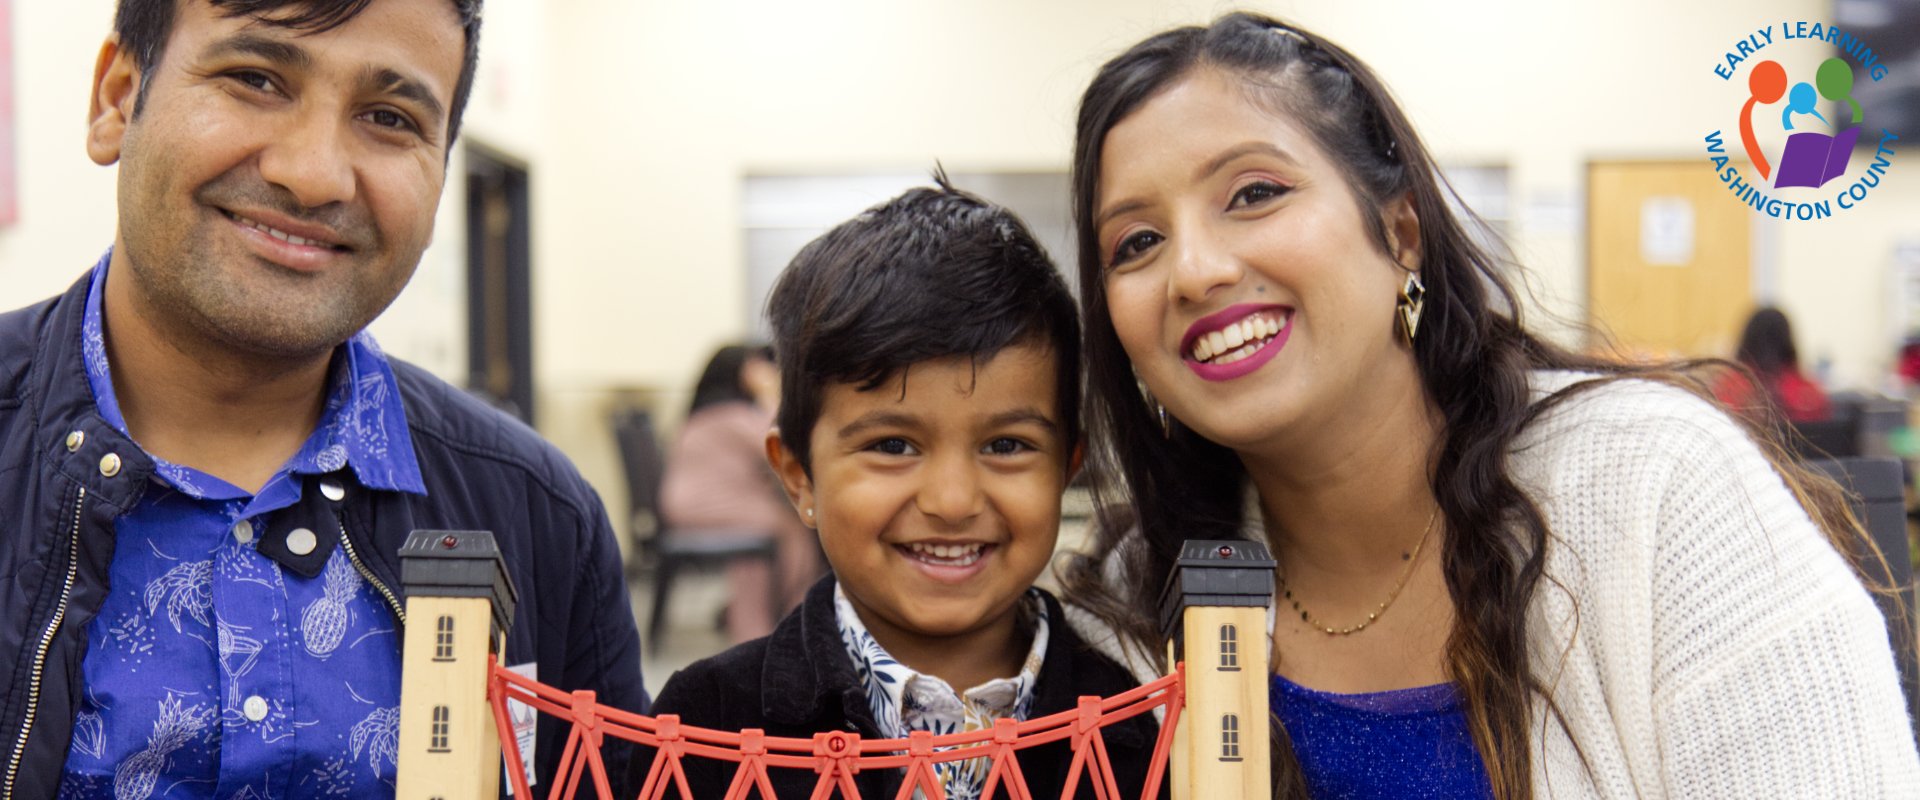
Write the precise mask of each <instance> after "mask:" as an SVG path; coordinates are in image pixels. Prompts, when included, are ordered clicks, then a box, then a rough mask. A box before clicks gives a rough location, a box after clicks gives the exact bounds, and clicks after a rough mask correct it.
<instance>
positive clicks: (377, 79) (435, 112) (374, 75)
mask: <svg viewBox="0 0 1920 800" xmlns="http://www.w3.org/2000/svg"><path fill="white" fill-rule="evenodd" d="M360 83H361V84H362V85H364V86H366V87H367V88H368V89H373V90H376V91H381V92H386V93H388V94H393V95H398V96H399V97H402V98H405V99H407V100H410V101H412V102H413V103H414V104H415V105H418V106H420V108H421V109H423V110H424V111H425V112H426V115H427V116H428V117H429V119H427V120H424V121H423V122H425V123H426V124H427V125H428V127H432V128H438V127H440V120H441V119H442V118H444V117H445V116H446V114H447V109H446V106H444V105H442V104H441V103H440V98H438V97H435V96H434V95H433V90H432V89H428V88H427V85H426V83H424V82H422V81H418V80H415V79H413V78H409V77H407V76H406V75H404V74H402V73H401V72H400V71H398V70H395V69H391V68H388V67H368V68H367V69H366V71H365V72H362V73H361V74H360Z"/></svg>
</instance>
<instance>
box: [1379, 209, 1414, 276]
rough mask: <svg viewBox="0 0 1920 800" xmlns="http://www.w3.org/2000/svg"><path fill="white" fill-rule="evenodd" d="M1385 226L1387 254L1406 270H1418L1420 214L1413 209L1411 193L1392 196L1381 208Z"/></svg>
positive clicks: (1381, 217) (1382, 220)
mask: <svg viewBox="0 0 1920 800" xmlns="http://www.w3.org/2000/svg"><path fill="white" fill-rule="evenodd" d="M1380 220H1381V222H1382V223H1384V224H1385V225H1386V228H1387V255H1388V256H1391V257H1392V258H1393V263H1395V264H1399V265H1400V268H1401V269H1404V270H1407V271H1408V272H1418V271H1420V215H1419V214H1418V213H1416V212H1415V211H1414V210H1413V193H1412V192H1408V193H1405V194H1402V195H1400V196H1399V197H1397V198H1394V199H1393V201H1392V202H1389V203H1387V206H1386V208H1383V209H1381V214H1380Z"/></svg>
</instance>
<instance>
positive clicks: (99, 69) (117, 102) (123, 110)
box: [87, 34, 142, 167]
mask: <svg viewBox="0 0 1920 800" xmlns="http://www.w3.org/2000/svg"><path fill="white" fill-rule="evenodd" d="M141 77H142V76H141V75H140V71H139V69H137V68H136V67H135V66H134V63H133V53H132V51H129V50H124V49H122V48H121V47H120V35H119V34H113V35H111V36H108V37H107V41H106V42H104V43H102V44H101V45H100V54H99V55H98V56H95V57H94V62H93V96H92V97H91V98H90V99H89V101H88V103H87V157H88V158H91V159H93V162H94V163H95V164H99V165H100V166H103V167H104V166H107V165H109V164H112V163H113V162H115V161H119V160H120V146H121V144H122V143H123V142H124V141H125V140H126V136H127V123H129V122H132V121H133V107H134V105H135V104H136V103H138V102H139V97H140V80H141Z"/></svg>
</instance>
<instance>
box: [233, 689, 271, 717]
mask: <svg viewBox="0 0 1920 800" xmlns="http://www.w3.org/2000/svg"><path fill="white" fill-rule="evenodd" d="M240 711H241V713H244V714H246V715H247V719H248V720H251V721H253V722H259V721H260V720H263V719H266V718H267V701H266V700H264V699H262V698H261V697H260V695H257V694H256V695H254V696H252V697H249V698H247V702H245V703H242V704H241V705H240Z"/></svg>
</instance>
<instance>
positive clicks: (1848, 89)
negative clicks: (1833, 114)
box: [1813, 58, 1861, 125]
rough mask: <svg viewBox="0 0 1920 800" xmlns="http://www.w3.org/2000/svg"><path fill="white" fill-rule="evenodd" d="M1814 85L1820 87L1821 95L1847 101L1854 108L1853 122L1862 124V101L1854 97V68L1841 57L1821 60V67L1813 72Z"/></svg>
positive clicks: (1829, 98) (1834, 99) (1830, 98)
mask: <svg viewBox="0 0 1920 800" xmlns="http://www.w3.org/2000/svg"><path fill="white" fill-rule="evenodd" d="M1813 82H1814V85H1816V86H1818V87H1820V96H1821V97H1824V98H1826V99H1828V100H1833V101H1836V102H1838V101H1840V100H1845V101H1847V105H1848V106H1851V107H1852V108H1853V122H1852V123H1851V124H1854V125H1858V124H1860V117H1861V114H1860V101H1858V100H1855V99H1853V68H1852V67H1849V66H1847V62H1846V61H1845V60H1843V59H1840V58H1829V59H1827V60H1825V61H1822V62H1820V69H1819V70H1817V71H1815V72H1814V73H1813Z"/></svg>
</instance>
